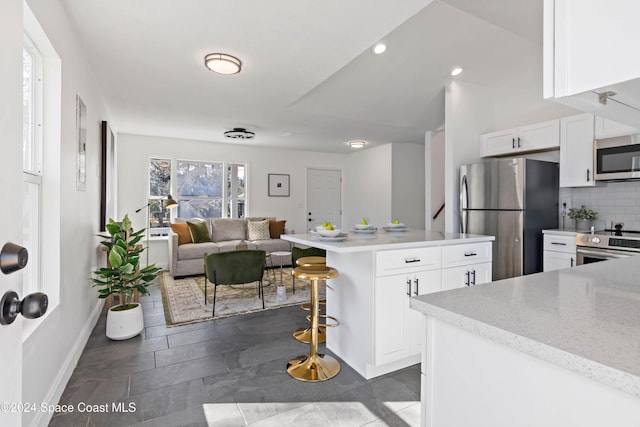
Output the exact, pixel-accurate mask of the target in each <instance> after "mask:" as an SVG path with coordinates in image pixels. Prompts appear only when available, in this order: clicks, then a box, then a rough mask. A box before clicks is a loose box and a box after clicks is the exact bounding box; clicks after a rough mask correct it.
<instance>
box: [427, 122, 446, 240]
mask: <svg viewBox="0 0 640 427" xmlns="http://www.w3.org/2000/svg"><path fill="white" fill-rule="evenodd" d="M444 140H445V137H444V131H440V132H434V133H433V134H432V135H431V156H430V158H429V163H428V164H429V165H430V166H431V168H430V179H431V209H430V211H429V212H427V222H431V230H432V231H444V212H441V213H440V215H438V217H437V218H436V219H435V221H434V220H432V218H433V215H435V213H436V212H437V210H438V209H440V206H442V203H443V202H444V187H445V185H444Z"/></svg>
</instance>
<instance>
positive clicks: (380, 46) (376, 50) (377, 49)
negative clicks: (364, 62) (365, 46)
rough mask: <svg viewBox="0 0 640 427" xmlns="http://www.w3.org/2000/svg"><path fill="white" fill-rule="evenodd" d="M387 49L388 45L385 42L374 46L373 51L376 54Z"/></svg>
mask: <svg viewBox="0 0 640 427" xmlns="http://www.w3.org/2000/svg"><path fill="white" fill-rule="evenodd" d="M385 50H387V46H386V45H385V44H384V43H378V44H377V45H375V46H374V47H373V53H375V54H376V55H380V54H381V53H382V52H384V51H385Z"/></svg>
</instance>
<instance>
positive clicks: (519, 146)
mask: <svg viewBox="0 0 640 427" xmlns="http://www.w3.org/2000/svg"><path fill="white" fill-rule="evenodd" d="M518 148H520V137H518Z"/></svg>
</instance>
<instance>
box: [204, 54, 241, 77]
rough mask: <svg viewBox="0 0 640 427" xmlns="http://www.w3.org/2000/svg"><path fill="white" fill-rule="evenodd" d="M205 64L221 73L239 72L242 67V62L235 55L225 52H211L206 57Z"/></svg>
mask: <svg viewBox="0 0 640 427" xmlns="http://www.w3.org/2000/svg"><path fill="white" fill-rule="evenodd" d="M204 65H205V67H207V68H208V69H210V70H211V71H214V72H216V73H219V74H237V73H239V72H240V70H241V69H242V62H240V60H239V59H238V58H236V57H235V56H231V55H227V54H225V53H210V54H208V55H207V56H205V57H204Z"/></svg>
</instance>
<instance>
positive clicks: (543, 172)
mask: <svg viewBox="0 0 640 427" xmlns="http://www.w3.org/2000/svg"><path fill="white" fill-rule="evenodd" d="M558 172H559V170H558V164H557V163H552V162H544V161H539V160H531V159H525V158H511V159H491V160H489V161H487V162H483V163H473V164H469V165H463V166H461V168H460V231H461V232H462V233H469V234H484V235H490V236H495V238H496V240H495V241H494V242H493V280H500V279H506V278H509V277H515V276H521V275H523V274H530V273H537V272H539V271H542V230H543V229H553V228H558V216H559V215H558V175H559V173H558Z"/></svg>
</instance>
